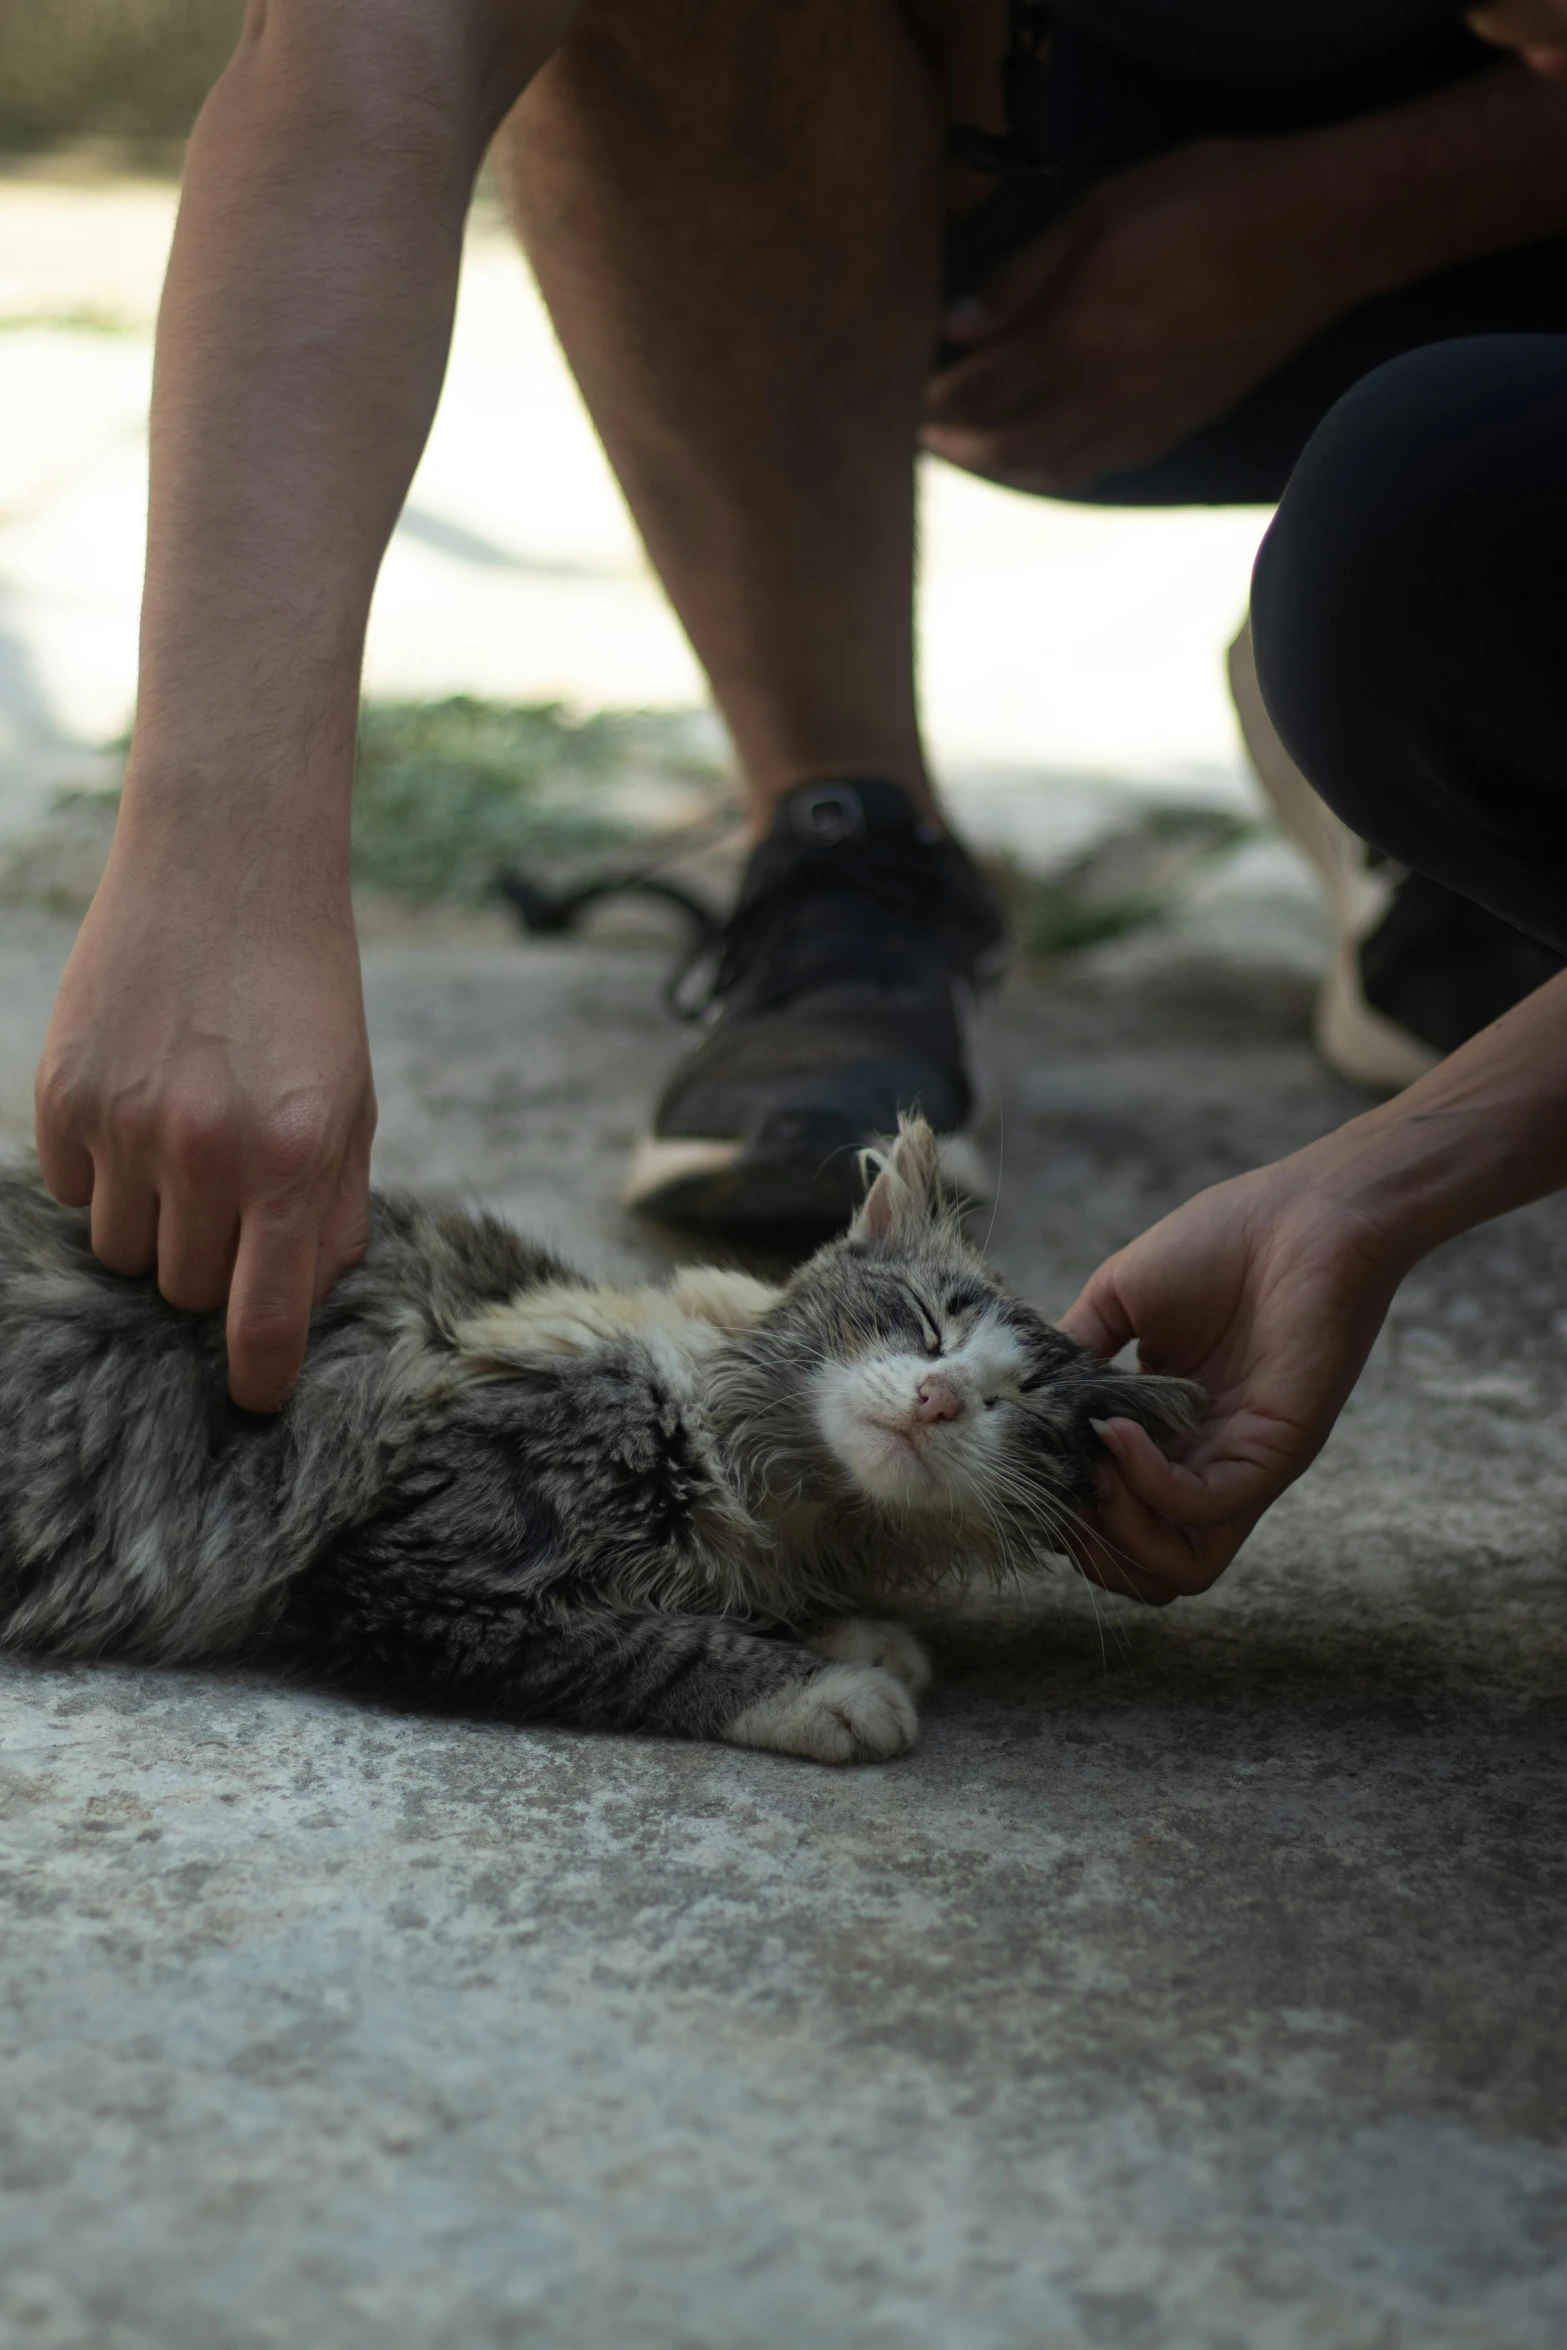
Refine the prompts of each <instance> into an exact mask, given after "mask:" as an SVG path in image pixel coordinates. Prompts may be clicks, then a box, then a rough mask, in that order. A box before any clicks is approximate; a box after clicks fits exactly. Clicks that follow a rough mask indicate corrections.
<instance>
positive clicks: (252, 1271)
mask: <svg viewBox="0 0 1567 2350" xmlns="http://www.w3.org/2000/svg"><path fill="white" fill-rule="evenodd" d="M322 1220H323V1219H322V1212H321V1199H320V1195H319V1194H316V1195H315V1197H314V1198H313V1199H311V1200H310V1201H309V1202H308V1203H304V1202H301V1203H297V1204H296V1203H290V1205H289V1207H288V1208H286V1209H280V1208H279V1207H278V1206H277V1205H276V1204H268V1205H266V1206H261V1207H254V1208H251V1209H250V1210H249V1211H248V1212H247V1213H246V1214H245V1215H244V1217H243V1218H242V1220H241V1224H240V1233H239V1247H238V1250H237V1252H236V1255H235V1260H234V1279H233V1283H232V1285H231V1287H230V1289H229V1310H228V1324H227V1332H226V1335H227V1339H228V1359H229V1393H230V1395H231V1396H232V1397H233V1398H234V1401H235V1402H236V1403H237V1404H239V1405H240V1406H241V1407H242V1408H243V1409H244V1410H245V1411H247V1412H276V1411H281V1410H282V1408H283V1405H284V1404H285V1403H286V1402H287V1401H288V1397H289V1393H290V1391H291V1389H292V1387H293V1385H294V1382H295V1380H296V1379H297V1378H298V1376H299V1370H300V1365H301V1364H302V1363H303V1362H304V1359H305V1341H306V1339H307V1337H308V1336H309V1332H310V1313H311V1307H312V1305H313V1303H314V1297H315V1280H316V1260H317V1255H318V1252H319V1244H320V1233H321V1225H322Z"/></svg>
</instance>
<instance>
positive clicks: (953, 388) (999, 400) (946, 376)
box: [924, 336, 1057, 442]
mask: <svg viewBox="0 0 1567 2350" xmlns="http://www.w3.org/2000/svg"><path fill="white" fill-rule="evenodd" d="M1056 376H1057V370H1056V369H1055V368H1054V367H1053V366H1052V365H1051V363H1050V360H1049V357H1048V354H1047V353H1045V352H1044V351H1042V350H1041V348H1040V346H1039V345H1038V344H1037V343H1036V342H1033V341H1026V340H1024V339H1023V338H1022V337H1021V336H1019V337H1016V338H1014V340H1012V341H1011V342H1007V343H998V344H997V345H996V346H995V347H994V349H992V350H989V351H985V352H982V353H981V354H980V356H979V357H978V358H976V359H963V360H960V361H959V362H958V364H957V365H956V366H955V367H946V368H943V369H942V371H941V373H940V374H939V375H935V376H932V378H931V380H930V382H929V383H928V384H927V386H926V388H925V404H924V414H925V417H926V419H927V421H928V422H929V423H931V424H956V425H964V426H966V427H967V428H968V429H969V430H970V431H982V430H984V429H986V428H987V427H988V428H990V429H992V430H994V429H995V428H996V427H997V426H999V425H1004V424H1013V423H1016V422H1018V421H1020V420H1021V419H1024V418H1026V419H1027V421H1028V426H1029V431H1030V434H1031V435H1037V436H1038V437H1039V438H1040V440H1041V441H1042V442H1048V441H1049V440H1050V439H1051V437H1052V436H1053V433H1054V430H1055V400H1056V397H1057V384H1056Z"/></svg>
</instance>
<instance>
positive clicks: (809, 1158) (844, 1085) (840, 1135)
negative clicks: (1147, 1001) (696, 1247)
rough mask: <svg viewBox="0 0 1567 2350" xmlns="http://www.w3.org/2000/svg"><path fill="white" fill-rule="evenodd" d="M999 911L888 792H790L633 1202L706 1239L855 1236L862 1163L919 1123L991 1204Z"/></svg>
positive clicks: (958, 859) (746, 885)
mask: <svg viewBox="0 0 1567 2350" xmlns="http://www.w3.org/2000/svg"><path fill="white" fill-rule="evenodd" d="M1003 941H1004V925H1003V922H1002V917H1001V910H1000V907H999V906H998V905H997V903H996V900H995V898H994V896H993V895H992V893H991V891H990V889H989V887H988V886H987V884H986V883H985V881H984V879H983V878H982V876H981V875H980V873H979V871H978V870H977V868H976V867H975V865H974V863H973V861H972V860H971V859H970V858H969V856H968V855H967V854H966V852H965V851H964V850H963V849H961V848H960V847H959V846H958V844H957V842H956V841H954V840H952V839H949V838H948V837H947V836H945V835H944V834H941V833H938V832H936V831H934V830H933V829H931V828H930V827H928V826H926V825H922V824H921V822H920V821H919V819H918V818H917V817H916V815H915V811H914V807H913V804H912V803H911V801H910V800H909V798H908V795H907V794H906V793H905V792H903V791H902V790H900V789H899V787H898V786H897V785H896V784H892V783H884V782H881V781H880V780H876V779H867V780H864V781H861V780H859V779H856V780H854V781H853V782H845V783H812V784H805V785H802V786H801V788H800V789H799V790H798V791H795V792H792V793H791V794H790V795H789V797H788V798H787V799H786V800H784V801H783V802H782V803H781V804H780V806H779V809H778V813H777V816H776V817H775V819H774V821H773V826H772V829H771V831H770V832H769V833H768V834H767V837H766V839H765V840H763V841H762V842H761V843H760V844H759V846H758V847H757V848H756V849H755V850H754V851H753V852H752V855H751V859H750V862H749V864H748V865H747V867H746V871H745V878H744V881H743V882H742V884H741V889H740V899H739V903H738V905H737V906H736V908H735V911H734V913H733V914H732V915H731V916H730V918H729V921H728V922H727V923H726V924H725V926H724V931H723V935H722V940H721V945H720V952H719V960H718V966H717V971H716V975H715V977H714V980H713V987H712V1000H711V1003H710V1005H709V1007H708V1011H707V1017H708V1019H709V1021H710V1022H711V1027H710V1030H709V1033H708V1035H707V1036H706V1037H705V1039H704V1040H703V1042H702V1043H701V1044H700V1045H698V1046H697V1048H696V1050H695V1052H693V1053H691V1054H689V1055H688V1056H687V1058H686V1059H685V1060H683V1061H682V1062H681V1063H680V1065H679V1066H678V1068H677V1069H676V1070H675V1073H674V1075H673V1076H672V1077H671V1078H670V1080H669V1083H668V1084H667V1085H666V1087H665V1088H664V1092H663V1095H662V1098H661V1099H660V1101H659V1104H658V1107H657V1110H656V1111H655V1113H654V1118H653V1129H652V1132H651V1133H650V1134H645V1135H644V1136H643V1137H642V1138H641V1140H640V1141H639V1142H638V1144H637V1147H636V1151H635V1153H634V1155H633V1158H632V1163H631V1169H630V1173H629V1175H628V1177H627V1181H626V1185H625V1190H624V1193H623V1195H622V1196H623V1198H624V1200H625V1203H626V1205H627V1206H628V1207H631V1208H637V1209H640V1210H641V1211H642V1212H643V1213H644V1214H646V1215H653V1216H662V1217H666V1218H668V1219H670V1220H671V1221H677V1222H689V1223H703V1224H792V1225H809V1226H813V1227H816V1228H829V1227H832V1226H835V1225H839V1224H842V1223H845V1222H847V1220H848V1218H849V1216H850V1215H851V1214H852V1213H853V1210H854V1208H855V1206H856V1204H857V1202H858V1200H859V1197H860V1192H861V1188H862V1187H861V1180H860V1173H859V1166H858V1162H857V1159H856V1153H857V1152H858V1151H859V1150H860V1149H861V1148H862V1147H863V1146H864V1145H865V1144H866V1143H869V1142H873V1141H874V1140H875V1139H876V1138H877V1137H878V1136H885V1135H889V1134H892V1133H894V1132H896V1130H897V1123H898V1113H899V1111H900V1110H913V1109H915V1108H918V1109H919V1110H920V1111H921V1112H922V1113H923V1115H924V1116H925V1117H926V1118H928V1119H929V1121H930V1123H931V1125H932V1126H934V1127H935V1129H936V1131H937V1133H938V1134H941V1135H943V1136H946V1137H948V1138H950V1139H949V1140H948V1142H947V1144H946V1147H945V1150H944V1154H943V1157H944V1164H945V1167H946V1171H947V1174H948V1178H949V1180H950V1181H951V1182H952V1185H953V1188H954V1190H956V1191H958V1192H959V1193H963V1194H966V1195H967V1196H970V1197H982V1196H984V1194H985V1191H986V1189H987V1185H986V1182H985V1175H984V1167H983V1162H982V1160H981V1159H980V1155H979V1153H978V1151H977V1150H976V1149H975V1147H974V1145H973V1143H972V1141H971V1140H970V1139H969V1138H968V1137H967V1136H966V1135H965V1134H964V1133H963V1128H964V1126H965V1125H966V1124H967V1122H968V1118H969V1114H970V1111H971V1109H972V1106H973V1096H972V1090H971V1087H970V1084H969V1077H968V1070H967V1066H966V1057H965V1050H964V1037H963V1014H964V1009H965V1006H966V1000H967V998H968V996H969V994H970V992H971V991H972V989H973V988H974V987H975V986H976V985H980V984H983V983H984V982H985V981H987V980H990V979H992V978H994V977H996V976H998V975H999V971H1000V965H1001V961H1002V949H1003Z"/></svg>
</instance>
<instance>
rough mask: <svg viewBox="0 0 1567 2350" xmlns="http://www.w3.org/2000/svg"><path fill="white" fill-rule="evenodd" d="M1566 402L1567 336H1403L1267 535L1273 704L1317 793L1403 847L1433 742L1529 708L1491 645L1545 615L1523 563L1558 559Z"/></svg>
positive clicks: (1538, 571) (1266, 613)
mask: <svg viewBox="0 0 1567 2350" xmlns="http://www.w3.org/2000/svg"><path fill="white" fill-rule="evenodd" d="M1564 415H1567V339H1558V338H1555V337H1538V336H1527V337H1525V336H1516V337H1514V336H1507V337H1502V336H1497V337H1487V338H1485V339H1483V340H1481V339H1475V340H1472V341H1466V342H1459V343H1450V344H1436V345H1432V346H1431V347H1429V348H1428V349H1425V350H1422V351H1418V352H1414V353H1411V354H1409V355H1407V356H1406V357H1404V358H1402V359H1398V360H1395V361H1393V362H1392V363H1391V364H1390V365H1388V366H1385V367H1381V368H1378V369H1377V370H1376V371H1375V372H1374V373H1373V374H1371V375H1369V376H1367V377H1366V378H1365V380H1364V381H1363V382H1362V383H1360V384H1358V385H1357V386H1356V387H1355V389H1354V390H1353V391H1352V392H1350V393H1348V394H1347V395H1346V396H1345V398H1344V399H1342V400H1341V401H1340V402H1339V403H1338V405H1337V406H1336V407H1335V408H1334V409H1333V410H1332V411H1331V412H1330V413H1329V415H1328V416H1327V418H1326V419H1325V420H1324V422H1323V423H1322V424H1321V425H1320V426H1319V428H1318V430H1317V431H1316V432H1315V433H1314V434H1313V436H1312V438H1311V440H1310V441H1309V442H1308V443H1307V446H1306V449H1305V451H1304V453H1303V455H1302V457H1301V459H1300V462H1299V464H1298V465H1297V467H1296V469H1295V472H1294V474H1293V475H1292V477H1291V480H1290V483H1289V486H1288V488H1287V490H1286V492H1285V495H1284V498H1283V501H1282V502H1281V504H1280V507H1279V511H1278V513H1277V515H1276V516H1275V519H1274V522H1273V525H1272V527H1271V529H1270V530H1269V532H1268V535H1267V537H1266V539H1265V540H1264V542H1263V546H1262V550H1261V553H1260V554H1259V556H1258V560H1257V567H1256V572H1255V574H1254V578H1253V591H1252V624H1253V634H1254V639H1255V644H1256V657H1257V672H1258V679H1259V682H1260V684H1261V687H1262V693H1263V699H1264V701H1265V702H1266V704H1267V706H1268V711H1269V714H1270V716H1271V717H1272V719H1273V722H1274V724H1275V725H1276V726H1277V728H1278V730H1279V733H1280V735H1281V736H1282V738H1283V740H1284V741H1285V743H1286V745H1287V746H1288V748H1289V749H1290V751H1291V753H1292V754H1293V756H1294V757H1295V758H1296V760H1297V761H1298V762H1299V764H1300V766H1301V767H1302V768H1303V770H1304V771H1305V773H1306V775H1307V776H1308V777H1309V779H1310V780H1311V782H1312V783H1313V785H1314V786H1315V787H1316V788H1317V790H1318V791H1319V792H1321V794H1322V795H1323V797H1324V798H1325V799H1327V800H1328V801H1329V802H1330V804H1331V805H1332V806H1334V807H1335V808H1336V809H1337V811H1338V813H1339V814H1340V815H1341V816H1343V817H1344V819H1345V821H1346V822H1347V823H1349V824H1351V825H1352V826H1353V827H1354V829H1355V830H1356V831H1358V832H1360V833H1361V834H1362V836H1363V837H1365V838H1367V839H1370V840H1373V841H1376V842H1377V843H1378V844H1379V845H1380V846H1383V847H1385V848H1389V849H1390V850H1392V852H1393V853H1394V854H1403V853H1405V847H1404V842H1405V838H1406V837H1407V826H1408V823H1409V821H1410V817H1411V811H1410V810H1408V809H1405V808H1402V807H1400V806H1398V805H1397V804H1395V803H1396V802H1397V801H1398V800H1399V798H1400V796H1401V795H1402V796H1403V797H1406V798H1407V797H1408V796H1409V794H1410V793H1411V792H1417V791H1420V790H1424V789H1427V788H1429V786H1430V784H1431V782H1432V781H1433V780H1435V779H1436V778H1437V777H1438V775H1439V771H1440V767H1441V759H1440V756H1439V755H1436V753H1437V751H1438V747H1439V746H1441V745H1442V744H1444V743H1449V742H1451V741H1452V740H1453V739H1454V737H1455V730H1456V732H1457V733H1468V732H1470V731H1472V727H1473V723H1474V720H1475V715H1476V713H1477V712H1480V711H1487V710H1489V711H1491V712H1492V713H1494V718H1495V722H1496V724H1497V725H1498V727H1499V728H1501V727H1505V726H1509V725H1513V726H1515V725H1516V723H1517V712H1516V709H1515V710H1513V711H1511V712H1509V711H1507V710H1504V708H1503V707H1502V704H1503V703H1504V702H1505V701H1506V699H1507V694H1506V689H1505V686H1504V681H1503V678H1502V676H1501V675H1500V674H1499V665H1500V667H1501V669H1503V670H1508V669H1517V668H1518V667H1519V666H1520V665H1522V666H1524V667H1527V665H1528V663H1529V661H1530V658H1531V651H1532V648H1533V640H1534V639H1535V637H1536V636H1540V635H1541V634H1542V630H1543V629H1544V627H1545V625H1546V616H1545V615H1544V614H1542V612H1541V610H1540V609H1539V598H1538V594H1533V595H1532V594H1531V583H1540V582H1543V581H1544V580H1545V579H1546V578H1547V577H1554V573H1555V567H1556V565H1557V563H1558V562H1559V550H1560V546H1561V532H1562V529H1563V527H1564V521H1567V514H1564V509H1567V430H1564V428H1563V424H1562V418H1563V416H1564ZM1550 625H1551V626H1552V627H1554V626H1555V625H1556V622H1555V621H1552V622H1550ZM1536 667H1537V668H1540V667H1541V664H1540V663H1539V662H1536ZM1542 673H1544V672H1543V671H1542ZM1525 698H1527V697H1525ZM1514 700H1515V701H1516V697H1514ZM1412 753H1413V754H1415V755H1414V756H1412V755H1411V754H1412ZM1428 754H1430V755H1428Z"/></svg>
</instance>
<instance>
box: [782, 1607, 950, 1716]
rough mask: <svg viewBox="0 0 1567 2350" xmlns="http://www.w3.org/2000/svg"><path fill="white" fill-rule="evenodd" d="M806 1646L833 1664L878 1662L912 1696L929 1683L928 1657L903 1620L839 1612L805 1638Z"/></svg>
mask: <svg viewBox="0 0 1567 2350" xmlns="http://www.w3.org/2000/svg"><path fill="white" fill-rule="evenodd" d="M805 1645H806V1647H807V1648H810V1649H814V1650H815V1652H816V1654H817V1655H818V1656H825V1657H830V1658H831V1660H832V1662H833V1663H834V1664H835V1665H880V1667H881V1669H882V1671H883V1672H884V1673H890V1674H891V1675H892V1677H893V1679H894V1680H895V1681H901V1682H902V1683H903V1686H904V1688H905V1689H907V1690H908V1691H910V1693H911V1694H912V1695H913V1696H915V1697H921V1696H923V1695H924V1693H925V1691H926V1690H927V1689H928V1688H929V1687H930V1660H929V1658H928V1657H927V1656H926V1654H925V1651H924V1649H923V1648H921V1646H920V1644H919V1642H918V1641H917V1640H916V1639H915V1637H914V1635H913V1633H912V1632H911V1631H910V1630H909V1629H908V1627H907V1625H906V1624H882V1623H877V1622H875V1621H873V1619H872V1618H871V1617H869V1616H840V1617H839V1619H838V1621H837V1622H836V1623H835V1624H827V1625H825V1626H824V1627H823V1629H822V1630H821V1631H820V1632H818V1633H817V1635H816V1638H815V1639H814V1640H808V1641H807V1642H806V1644H805Z"/></svg>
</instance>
